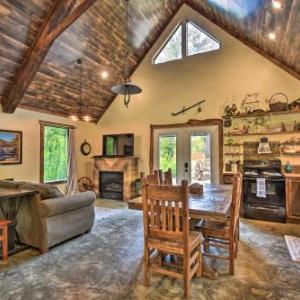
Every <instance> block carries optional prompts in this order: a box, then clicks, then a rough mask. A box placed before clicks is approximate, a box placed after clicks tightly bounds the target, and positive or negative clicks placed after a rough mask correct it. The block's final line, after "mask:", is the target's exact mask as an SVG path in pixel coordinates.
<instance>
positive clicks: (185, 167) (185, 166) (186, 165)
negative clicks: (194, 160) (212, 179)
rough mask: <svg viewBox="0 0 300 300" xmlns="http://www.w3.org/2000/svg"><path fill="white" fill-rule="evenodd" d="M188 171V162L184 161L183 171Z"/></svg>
mask: <svg viewBox="0 0 300 300" xmlns="http://www.w3.org/2000/svg"><path fill="white" fill-rule="evenodd" d="M188 171H189V163H188V162H185V163H184V172H188Z"/></svg>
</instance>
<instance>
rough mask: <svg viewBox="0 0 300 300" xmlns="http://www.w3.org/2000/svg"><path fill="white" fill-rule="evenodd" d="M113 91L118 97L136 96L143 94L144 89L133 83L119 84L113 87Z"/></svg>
mask: <svg viewBox="0 0 300 300" xmlns="http://www.w3.org/2000/svg"><path fill="white" fill-rule="evenodd" d="M111 90H112V91H113V92H114V93H116V94H118V95H128V94H130V95H136V94H140V93H141V92H142V89H141V88H140V87H139V86H137V85H135V84H133V83H131V82H125V83H121V84H117V85H115V86H113V87H112V88H111Z"/></svg>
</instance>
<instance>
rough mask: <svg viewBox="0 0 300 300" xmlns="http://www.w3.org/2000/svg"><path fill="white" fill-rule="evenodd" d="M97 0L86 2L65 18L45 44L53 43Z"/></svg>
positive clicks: (50, 34)
mask: <svg viewBox="0 0 300 300" xmlns="http://www.w3.org/2000/svg"><path fill="white" fill-rule="evenodd" d="M96 1H97V0H85V1H83V2H82V3H81V4H80V5H78V6H77V7H76V8H75V9H74V11H73V12H72V13H71V14H70V15H69V16H67V17H66V18H64V19H63V20H62V21H61V22H60V23H59V24H58V25H57V26H56V27H55V28H54V29H53V30H52V31H51V32H50V33H49V34H48V35H47V37H46V39H45V43H51V42H53V41H54V40H55V39H56V38H57V37H59V36H60V35H61V34H62V33H63V32H64V31H65V30H66V29H67V28H68V27H69V26H71V25H72V24H73V23H74V22H75V21H76V20H77V19H78V18H79V17H80V16H81V15H82V14H83V13H84V12H85V11H86V10H88V9H89V8H90V7H91V6H92V5H93V4H94V3H95V2H96Z"/></svg>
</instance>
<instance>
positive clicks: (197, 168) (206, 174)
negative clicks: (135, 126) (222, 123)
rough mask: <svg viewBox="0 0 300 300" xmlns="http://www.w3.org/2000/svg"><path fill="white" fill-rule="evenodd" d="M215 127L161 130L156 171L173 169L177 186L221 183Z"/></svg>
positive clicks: (156, 133)
mask: <svg viewBox="0 0 300 300" xmlns="http://www.w3.org/2000/svg"><path fill="white" fill-rule="evenodd" d="M210 127H213V126H205V127H203V128H202V127H186V128H170V129H158V130H155V131H154V169H162V170H163V171H166V170H167V169H168V168H171V169H172V174H173V183H174V184H175V183H180V182H181V180H182V179H187V180H188V181H189V183H201V184H203V183H217V182H218V179H216V175H218V172H219V170H218V161H216V159H215V160H214V162H215V163H214V165H213V166H214V170H213V169H212V161H213V156H214V155H213V153H218V149H215V151H213V147H215V148H218V145H217V144H216V142H215V143H214V142H213V141H214V140H215V138H214V135H216V133H217V131H216V130H215V129H214V128H210Z"/></svg>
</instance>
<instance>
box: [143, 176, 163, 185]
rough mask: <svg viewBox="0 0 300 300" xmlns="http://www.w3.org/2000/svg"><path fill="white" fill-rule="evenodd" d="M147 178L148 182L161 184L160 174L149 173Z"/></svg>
mask: <svg viewBox="0 0 300 300" xmlns="http://www.w3.org/2000/svg"><path fill="white" fill-rule="evenodd" d="M145 180H146V182H147V183H148V184H160V182H159V177H158V174H153V175H147V176H146V178H145Z"/></svg>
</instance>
